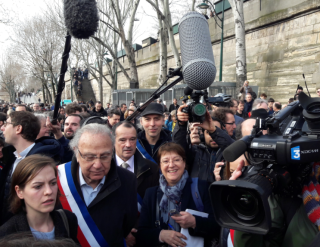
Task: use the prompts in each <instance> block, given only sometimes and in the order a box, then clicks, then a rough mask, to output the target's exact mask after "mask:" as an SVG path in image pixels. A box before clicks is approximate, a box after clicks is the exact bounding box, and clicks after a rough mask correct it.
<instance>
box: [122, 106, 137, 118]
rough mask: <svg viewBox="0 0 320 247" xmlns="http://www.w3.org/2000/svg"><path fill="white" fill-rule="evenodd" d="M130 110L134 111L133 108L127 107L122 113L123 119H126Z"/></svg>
mask: <svg viewBox="0 0 320 247" xmlns="http://www.w3.org/2000/svg"><path fill="white" fill-rule="evenodd" d="M134 108H135V107H134ZM130 111H132V112H134V111H135V110H134V109H132V108H128V109H127V110H126V111H125V113H124V119H126V118H127V117H129V112H130Z"/></svg>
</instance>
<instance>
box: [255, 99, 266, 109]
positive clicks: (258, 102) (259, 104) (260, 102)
mask: <svg viewBox="0 0 320 247" xmlns="http://www.w3.org/2000/svg"><path fill="white" fill-rule="evenodd" d="M262 104H266V105H267V107H268V102H267V101H266V100H264V99H255V100H254V101H253V104H252V111H253V110H256V109H258V107H259V106H261V105H262Z"/></svg>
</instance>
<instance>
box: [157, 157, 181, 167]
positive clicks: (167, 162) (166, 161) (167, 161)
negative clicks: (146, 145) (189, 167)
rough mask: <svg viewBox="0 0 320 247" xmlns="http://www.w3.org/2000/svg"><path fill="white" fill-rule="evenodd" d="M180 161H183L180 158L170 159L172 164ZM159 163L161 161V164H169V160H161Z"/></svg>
mask: <svg viewBox="0 0 320 247" xmlns="http://www.w3.org/2000/svg"><path fill="white" fill-rule="evenodd" d="M182 161H183V159H182V158H175V159H173V160H172V163H174V164H180V163H181V162H182ZM161 163H162V164H163V165H169V163H170V160H163V161H161Z"/></svg>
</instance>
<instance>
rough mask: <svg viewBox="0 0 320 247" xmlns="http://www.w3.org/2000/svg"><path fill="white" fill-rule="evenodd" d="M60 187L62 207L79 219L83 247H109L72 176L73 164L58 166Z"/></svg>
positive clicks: (80, 238)
mask: <svg viewBox="0 0 320 247" xmlns="http://www.w3.org/2000/svg"><path fill="white" fill-rule="evenodd" d="M58 171H59V177H58V186H59V189H60V191H61V194H62V197H61V198H60V201H61V204H62V207H63V208H64V209H66V210H69V211H71V212H73V213H74V214H75V215H76V216H77V218H78V236H77V238H78V240H79V242H80V244H81V246H82V247H96V246H97V247H99V246H100V247H109V245H108V243H107V242H106V240H105V239H104V238H103V236H102V234H101V232H100V231H99V228H98V227H97V225H96V224H95V222H94V221H93V219H92V218H91V216H90V214H89V212H88V209H87V205H86V204H85V202H84V201H83V200H82V198H81V196H80V195H79V193H78V191H77V188H76V186H75V184H74V181H73V178H72V174H71V162H69V163H66V164H63V165H59V166H58Z"/></svg>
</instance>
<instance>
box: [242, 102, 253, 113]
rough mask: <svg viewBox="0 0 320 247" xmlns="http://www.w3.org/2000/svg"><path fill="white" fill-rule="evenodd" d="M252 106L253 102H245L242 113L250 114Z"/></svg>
mask: <svg viewBox="0 0 320 247" xmlns="http://www.w3.org/2000/svg"><path fill="white" fill-rule="evenodd" d="M252 105H253V100H251V101H250V102H245V103H244V109H243V110H244V111H245V112H248V113H249V112H251V111H252Z"/></svg>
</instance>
